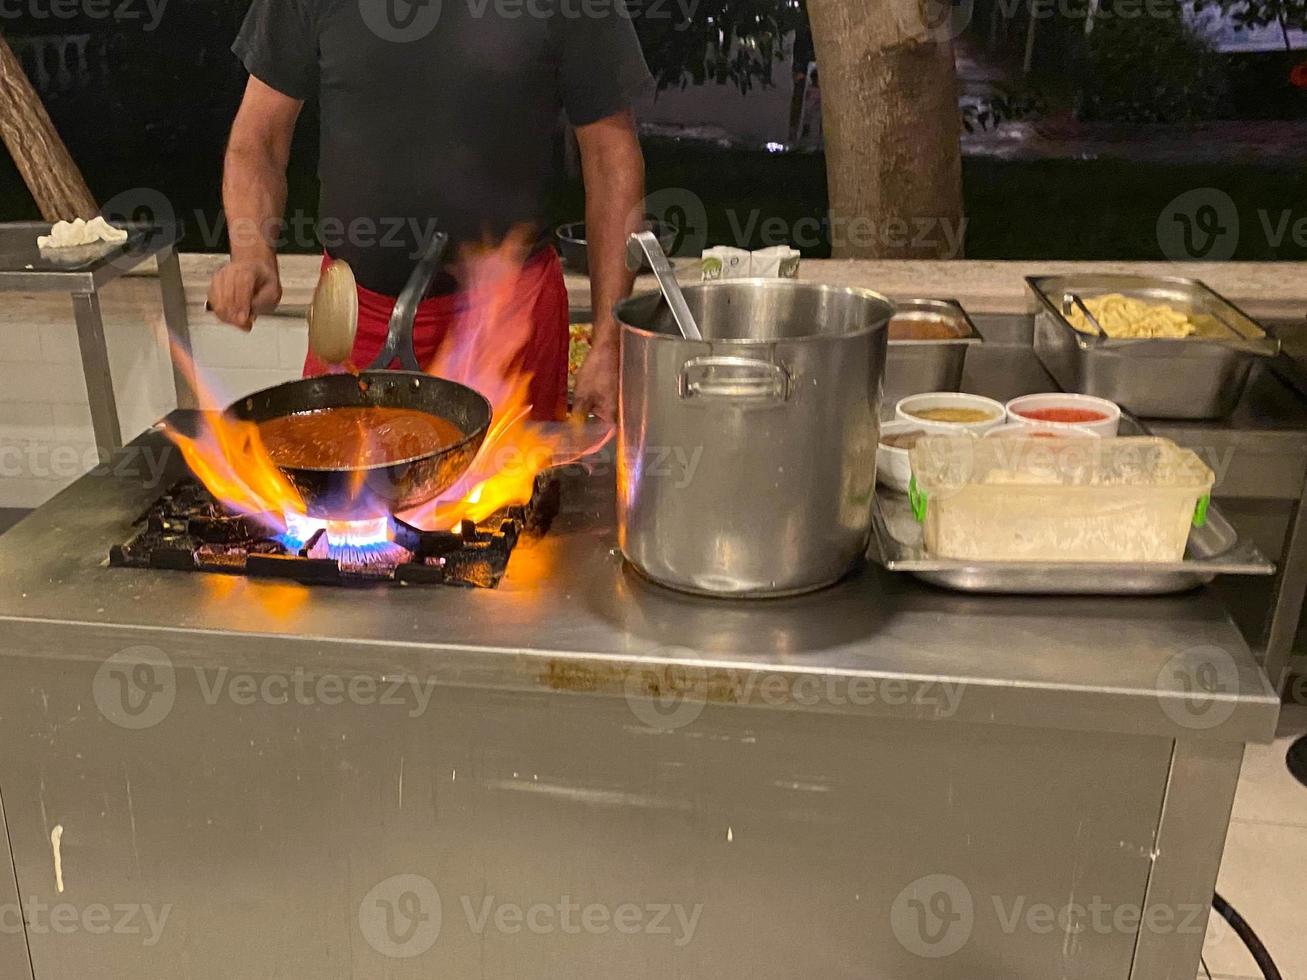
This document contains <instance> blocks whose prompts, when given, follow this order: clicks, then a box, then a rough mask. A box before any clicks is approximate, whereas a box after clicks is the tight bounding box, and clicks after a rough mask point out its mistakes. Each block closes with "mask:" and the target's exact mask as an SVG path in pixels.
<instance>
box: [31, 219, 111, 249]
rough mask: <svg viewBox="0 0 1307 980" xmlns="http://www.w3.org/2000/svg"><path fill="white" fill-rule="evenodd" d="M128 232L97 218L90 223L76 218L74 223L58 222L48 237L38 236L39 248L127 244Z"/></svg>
mask: <svg viewBox="0 0 1307 980" xmlns="http://www.w3.org/2000/svg"><path fill="white" fill-rule="evenodd" d="M125 241H127V232H126V231H124V230H123V229H122V228H115V227H114V226H113V225H111V224H109V222H107V221H105V220H104V218H101V217H95V218H92V219H91V220H90V221H83V220H82V219H81V218H76V219H74V220H72V221H57V222H55V225H54V227H53V228H51V229H50V234H48V235H38V236H37V239H36V247H37V248H73V247H75V246H77V245H93V244H95V243H96V242H115V243H117V242H125Z"/></svg>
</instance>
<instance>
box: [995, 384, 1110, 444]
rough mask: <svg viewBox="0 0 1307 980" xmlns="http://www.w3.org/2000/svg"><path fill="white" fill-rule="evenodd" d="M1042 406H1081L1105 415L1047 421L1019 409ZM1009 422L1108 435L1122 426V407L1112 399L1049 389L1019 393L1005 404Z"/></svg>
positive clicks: (1026, 409) (1108, 436)
mask: <svg viewBox="0 0 1307 980" xmlns="http://www.w3.org/2000/svg"><path fill="white" fill-rule="evenodd" d="M1041 408H1080V409H1085V410H1087V411H1091V412H1097V413H1099V414H1100V415H1102V416H1104V418H1102V419H1098V420H1096V421H1092V422H1049V421H1047V420H1045V419H1032V418H1028V417H1026V416H1025V415H1022V414H1021V413H1022V411H1031V410H1036V409H1041ZM1007 417H1008V421H1009V422H1015V423H1017V424H1018V425H1033V426H1038V427H1039V428H1041V429H1085V430H1087V431H1089V432H1093V433H1095V434H1096V435H1100V436H1104V437H1105V438H1109V439H1110V438H1111V437H1112V436H1115V435H1116V434H1117V431H1118V430H1119V429H1120V428H1121V409H1120V407H1119V406H1118V405H1117V404H1116V403H1115V402H1110V401H1108V400H1107V399H1106V398H1095V397H1094V396H1093V395H1070V394H1065V393H1063V392H1049V393H1048V394H1043V395H1022V396H1021V397H1020V398H1013V399H1012V400H1011V401H1010V402H1008V403H1007Z"/></svg>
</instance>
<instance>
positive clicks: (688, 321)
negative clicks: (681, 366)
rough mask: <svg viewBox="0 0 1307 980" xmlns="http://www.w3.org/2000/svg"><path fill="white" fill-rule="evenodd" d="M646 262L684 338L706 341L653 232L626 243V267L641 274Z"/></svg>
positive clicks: (642, 232) (644, 232) (642, 233)
mask: <svg viewBox="0 0 1307 980" xmlns="http://www.w3.org/2000/svg"><path fill="white" fill-rule="evenodd" d="M645 259H648V260H649V267H650V268H651V269H653V274H654V275H655V276H656V277H657V278H658V285H659V287H660V288H661V289H662V291H663V297H664V298H665V299H666V300H667V305H668V306H669V307H671V310H672V318H673V319H674V320H675V321H676V326H677V327H678V328H680V331H681V336H682V337H684V338H685V339H686V340H703V334H702V333H700V332H699V324H698V323H696V322H695V320H694V314H693V313H691V312H690V306H689V304H688V303H686V302H685V294H684V293H682V292H681V284H680V283H679V282H677V281H676V273H675V272H674V271H673V270H672V264H671V262H669V261H668V260H667V253H666V252H664V251H663V247H662V245H661V244H659V242H658V238H657V236H655V235H654V233H653V232H651V231H637V232H636V233H635V234H633V235H632V236H631V237H630V238H628V239H627V240H626V267H627V268H628V269H630V270H631V271H632V272H638V271H639V269H640V267H641V266H642V265H643V264H644V260H645Z"/></svg>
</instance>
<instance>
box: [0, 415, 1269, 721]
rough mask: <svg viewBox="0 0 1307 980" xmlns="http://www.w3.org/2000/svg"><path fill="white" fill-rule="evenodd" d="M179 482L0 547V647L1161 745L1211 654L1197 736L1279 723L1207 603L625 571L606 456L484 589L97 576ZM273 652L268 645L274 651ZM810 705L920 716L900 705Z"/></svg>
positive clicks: (103, 501) (105, 488) (104, 503)
mask: <svg viewBox="0 0 1307 980" xmlns="http://www.w3.org/2000/svg"><path fill="white" fill-rule="evenodd" d="M184 416H185V413H178V414H177V415H175V416H174V417H173V422H174V424H176V425H178V426H179V427H183V428H184V427H186V426H187V425H191V424H193V423H191V422H188V421H187V420H186V418H185V417H184ZM160 464H162V469H160V468H159V467H160ZM183 472H184V464H183V463H182V460H181V458H180V454H178V453H172V452H169V451H168V447H167V444H166V442H165V440H164V439H163V437H162V436H161V435H160V434H159V433H157V432H151V433H147V434H145V435H143V436H141V437H140V438H139V439H138V440H136V442H135V443H134V444H133V445H132V446H131V447H129V448H128V449H125V450H123V451H122V452H120V453H119V454H118V455H117V456H116V457H115V458H114V459H113V460H112V461H111V462H110V463H109V464H107V465H106V467H105V468H104V470H103V471H102V472H100V473H98V474H93V475H88V476H87V477H84V478H83V479H81V480H79V481H78V482H76V483H74V484H73V485H72V486H71V487H70V488H69V489H67V490H65V491H64V492H63V493H61V494H60V495H59V496H57V497H55V498H54V500H53V501H51V502H50V503H49V504H47V505H46V506H45V507H43V508H41V509H40V510H38V511H37V512H36V513H34V514H33V515H32V516H31V517H29V518H28V519H27V520H26V521H24V522H22V523H21V524H19V525H18V526H16V527H15V528H13V529H12V530H10V531H9V532H8V533H6V534H5V535H3V536H0V630H2V631H3V632H5V633H6V634H7V635H8V636H10V637H14V636H17V635H24V636H27V637H28V638H27V640H26V641H24V642H28V643H33V644H36V645H37V648H38V649H41V650H42V651H43V653H44V655H48V656H52V657H59V656H70V657H72V656H76V647H75V646H73V647H68V646H64V647H63V648H60V646H59V645H55V646H51V644H50V643H49V642H41V641H40V640H39V634H40V633H41V631H42V630H44V629H46V628H48V627H50V626H53V625H54V624H67V625H73V624H80V625H81V626H82V627H83V628H85V629H86V630H88V631H90V634H91V635H95V636H98V635H100V634H101V633H103V634H106V635H114V634H117V633H121V632H122V631H123V630H124V629H127V628H134V629H137V630H140V631H142V632H143V633H144V634H148V635H150V636H153V637H155V638H156V641H155V642H164V643H167V644H170V645H171V644H175V643H177V642H179V640H180V639H182V638H185V637H188V636H198V637H206V638H207V637H212V643H213V646H212V648H210V649H209V650H208V652H207V653H205V654H204V656H205V657H207V658H208V660H207V663H209V664H210V665H215V664H218V665H220V664H222V663H232V662H233V658H238V657H243V656H248V657H250V658H251V661H252V662H253V663H260V662H262V663H265V664H266V662H267V660H268V658H269V657H270V656H272V652H273V651H275V650H279V649H287V650H291V651H301V649H307V650H309V651H312V653H311V656H313V657H314V658H315V660H320V661H321V662H322V663H323V664H324V665H325V664H327V663H335V664H337V665H338V668H339V669H345V668H346V667H348V668H350V669H355V670H386V669H391V668H400V667H403V668H404V669H407V670H410V671H413V672H421V673H423V674H425V673H426V672H428V671H434V672H435V673H436V675H437V676H438V678H439V680H440V682H441V683H442V684H443V683H449V684H475V685H478V686H483V687H492V688H498V689H508V690H523V691H536V692H539V691H542V690H543V691H557V690H563V691H573V690H585V691H590V692H595V693H607V694H612V695H614V696H617V697H622V696H623V695H624V693H625V690H626V686H625V685H626V684H627V683H628V682H630V681H631V679H632V677H634V678H636V679H637V681H638V680H639V679H640V678H643V677H645V676H646V675H647V674H648V673H649V672H651V671H652V672H655V673H656V674H657V675H658V676H670V677H677V676H681V677H685V676H689V677H692V678H693V677H700V678H703V680H704V682H705V684H706V685H707V690H708V697H709V699H710V700H714V701H716V700H723V701H727V702H729V703H736V702H738V701H739V700H740V699H741V698H745V697H746V695H745V694H742V693H740V692H739V691H738V690H737V688H736V687H735V686H734V680H735V679H738V678H739V677H740V676H750V675H752V674H753V673H754V672H762V673H767V674H771V673H777V674H779V675H782V676H784V677H787V678H795V679H797V678H800V677H804V678H809V677H811V678H817V679H819V680H820V681H821V683H823V684H824V683H827V680H826V679H831V682H833V683H836V684H841V683H847V682H849V681H850V680H851V679H853V678H868V677H875V678H896V679H898V680H900V681H902V682H903V683H905V684H906V685H907V686H908V690H909V691H910V692H916V691H917V690H919V689H922V688H926V689H929V688H931V687H937V686H938V685H939V684H941V683H943V682H945V681H948V682H950V683H953V682H956V683H961V684H964V685H965V689H966V692H967V695H966V697H965V698H963V699H962V703H961V705H960V706H959V708H958V711H957V713H956V715H955V718H956V720H958V721H970V722H974V723H977V724H988V723H993V724H1012V725H1018V726H1026V725H1029V726H1047V727H1050V728H1060V729H1066V728H1071V729H1078V730H1104V731H1117V732H1129V733H1141V732H1152V733H1158V734H1166V735H1169V736H1172V737H1174V736H1175V735H1176V733H1177V727H1176V725H1175V724H1174V722H1173V721H1172V720H1171V719H1170V717H1169V716H1168V715H1167V714H1166V713H1165V712H1164V711H1163V710H1160V705H1161V704H1163V703H1166V702H1168V701H1169V700H1172V699H1183V698H1184V697H1186V695H1187V691H1188V689H1187V687H1186V685H1185V683H1184V682H1183V679H1181V678H1177V677H1175V676H1173V674H1172V673H1171V672H1170V666H1173V663H1172V661H1173V658H1174V657H1176V656H1177V655H1184V653H1185V651H1190V650H1195V649H1208V648H1212V647H1216V648H1219V649H1221V650H1224V651H1226V652H1227V655H1228V656H1229V657H1230V659H1231V662H1232V663H1233V664H1234V665H1235V675H1236V678H1237V684H1235V685H1234V686H1232V687H1231V688H1230V689H1229V690H1230V696H1231V698H1232V699H1233V704H1234V706H1235V708H1236V710H1235V711H1234V712H1233V713H1232V715H1231V717H1230V718H1229V719H1228V720H1227V721H1226V722H1225V723H1224V724H1222V725H1220V726H1217V727H1216V728H1214V729H1212V730H1211V731H1209V732H1206V733H1205V734H1206V735H1208V736H1209V737H1214V738H1227V739H1230V740H1238V741H1244V740H1257V741H1269V739H1270V738H1271V736H1272V733H1273V732H1274V727H1275V719H1276V717H1277V716H1278V711H1279V705H1278V699H1277V698H1276V697H1275V695H1274V692H1272V691H1271V690H1270V688H1269V686H1268V685H1267V683H1266V680H1265V678H1264V677H1263V676H1262V675H1261V672H1260V670H1259V668H1258V667H1257V664H1256V662H1255V661H1254V660H1253V657H1252V654H1251V653H1250V651H1249V650H1248V647H1247V644H1246V643H1245V642H1244V640H1243V639H1242V637H1241V636H1240V635H1239V632H1238V630H1237V629H1236V628H1235V627H1234V626H1233V624H1232V623H1231V621H1230V618H1229V616H1228V614H1227V613H1226V612H1225V611H1224V609H1223V608H1222V607H1221V605H1220V603H1219V602H1217V601H1215V600H1214V599H1213V597H1212V595H1211V594H1210V593H1206V592H1204V593H1197V594H1194V595H1189V596H1183V597H1177V598H1154V599H1098V598H1070V599H1058V600H1048V599H1039V598H1027V597H990V596H985V597H981V596H965V595H955V594H949V593H944V592H940V591H938V590H935V589H933V588H931V587H929V586H925V585H920V584H917V583H914V582H912V581H910V580H907V581H905V580H904V577H903V576H897V575H894V574H892V573H890V572H886V571H884V570H882V569H879V568H876V567H869V568H864V569H862V570H860V571H858V572H857V573H856V574H854V575H852V576H850V577H848V578H847V579H845V580H844V581H842V582H840V583H839V584H837V585H836V586H834V587H832V588H830V589H827V590H825V591H823V592H819V593H815V594H813V595H809V596H803V597H799V598H792V599H779V600H773V601H769V602H766V603H749V604H739V603H733V602H730V601H726V600H718V599H707V598H699V597H694V596H688V595H682V594H679V593H675V592H671V591H669V590H665V589H661V588H659V587H657V586H655V585H652V584H649V583H647V582H646V581H644V580H643V579H641V578H640V577H639V576H637V575H635V574H634V573H632V572H630V571H629V570H627V569H625V568H624V567H623V563H622V560H621V557H620V555H619V554H618V553H617V550H616V534H615V531H614V523H613V485H612V480H613V469H612V462H611V459H600V460H598V461H595V462H594V463H593V465H592V467H591V469H590V471H589V472H588V473H586V474H582V473H580V472H572V473H569V474H568V475H567V477H566V479H565V482H564V485H563V502H564V511H563V513H562V514H561V515H560V516H559V518H558V519H557V520H556V521H555V524H554V528H553V530H552V531H551V532H550V534H549V535H548V536H547V537H545V538H544V539H542V540H540V541H539V542H538V543H535V544H533V545H531V546H529V547H522V548H519V550H518V551H517V552H515V553H514V555H513V560H512V562H511V563H510V565H509V569H508V574H507V576H506V577H505V579H504V582H503V584H502V585H501V586H500V588H499V589H497V590H494V591H470V592H469V591H463V590H457V589H434V590H433V589H418V588H399V589H385V588H383V589H375V590H369V591H366V592H363V593H360V592H358V591H356V590H352V589H311V588H306V587H303V586H298V585H294V584H287V583H278V582H271V581H258V580H247V579H242V578H236V577H231V576H222V575H207V574H195V573H185V572H155V571H144V570H140V571H138V570H133V569H110V568H106V567H105V556H106V555H107V554H108V551H109V547H110V546H111V545H112V544H114V543H119V542H121V541H123V540H125V538H126V537H127V536H128V535H129V534H130V532H131V522H132V521H133V520H134V519H135V518H136V517H137V516H138V515H139V514H140V513H141V512H142V511H143V510H144V509H145V508H146V507H147V506H148V505H149V504H150V503H151V502H152V501H153V500H155V499H156V498H157V497H158V496H159V494H160V493H162V491H163V490H164V489H166V487H167V486H169V485H170V484H171V482H172V481H173V480H174V479H176V478H177V477H178V476H180V475H181V474H182V473H183ZM528 544H530V543H529V542H528ZM29 630H31V631H35V632H34V633H31V634H29V633H28V632H27V631H29ZM269 638H275V640H276V643H275V644H272V645H271V646H269V645H268V644H266V643H265V642H264V641H265V640H267V639H269ZM245 651H250V652H248V653H247V652H245ZM309 655H310V654H309V653H304V652H295V653H294V654H293V656H295V657H302V656H309ZM709 681H711V682H712V683H711V684H709V683H708V682H709ZM719 681H720V682H721V684H720V685H718V683H717V682H719ZM805 683H806V681H805ZM752 697H753V698H755V699H756V698H757V697H758V695H757V692H756V691H755V692H754V693H753V695H752ZM746 700H747V698H746ZM790 707H791V708H793V709H795V710H799V709H802V710H809V707H808V706H804V705H801V704H792V705H790ZM816 708H817V710H827V711H831V712H837V713H855V714H872V715H877V716H881V717H891V718H917V717H923V716H925V717H930V716H931V712H930V711H929V709H926V708H922V707H920V706H917V705H914V704H913V703H911V701H910V700H909V701H907V702H895V703H886V702H884V701H875V702H873V703H869V704H848V703H844V704H827V703H822V704H819V705H817V706H816Z"/></svg>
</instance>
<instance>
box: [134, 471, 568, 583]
mask: <svg viewBox="0 0 1307 980" xmlns="http://www.w3.org/2000/svg"><path fill="white" fill-rule="evenodd" d="M558 504H559V491H558V481H557V479H555V478H553V477H552V476H550V475H548V474H542V475H541V476H539V477H537V478H536V482H535V487H534V490H533V492H532V495H531V500H530V501H529V502H528V503H526V504H524V505H519V506H513V507H507V508H504V509H503V510H501V511H499V512H497V513H495V514H493V515H491V516H490V517H489V518H487V519H486V520H484V521H481V522H480V523H473V522H472V521H468V520H465V521H463V522H461V523H460V524H459V526H458V527H457V528H455V529H454V530H450V531H424V530H422V529H420V528H416V527H413V526H412V525H411V524H406V523H405V522H404V521H402V520H400V519H399V518H397V517H390V516H388V515H387V516H382V517H377V518H372V519H369V520H364V521H334V520H333V521H324V520H318V519H314V518H306V517H302V516H299V515H293V516H288V517H286V518H282V519H272V520H270V521H260V520H259V519H258V518H257V517H250V516H244V515H237V514H231V513H230V512H228V511H227V510H225V509H224V508H223V506H222V504H220V503H218V502H217V501H216V500H215V499H214V497H213V496H212V495H211V494H210V493H209V492H208V491H207V490H205V489H204V487H202V486H201V485H200V484H198V483H196V482H194V481H192V480H184V481H182V482H181V483H178V484H177V485H175V486H174V487H173V488H172V489H171V490H169V491H168V492H167V493H166V494H164V495H163V497H161V498H160V499H159V500H158V501H156V502H155V503H154V504H153V505H152V506H151V507H150V508H149V510H147V511H146V512H145V513H144V514H142V515H141V516H140V518H138V519H137V521H136V522H135V523H136V526H137V528H138V530H137V532H136V534H135V535H133V537H132V538H131V540H130V541H128V542H127V543H126V544H121V545H114V546H113V548H111V549H110V551H109V564H110V565H112V566H117V567H126V568H158V569H172V570H181V571H203V572H224V573H227V574H232V575H249V576H252V577H259V578H280V579H290V580H292V581H296V582H302V583H304V584H306V585H351V584H366V583H381V582H390V583H394V582H399V583H402V584H414V585H463V586H474V587H478V588H491V589H493V588H494V587H495V586H497V585H498V584H499V580H500V579H501V578H502V577H503V575H504V572H505V570H506V569H507V568H508V559H509V556H510V555H511V554H512V552H513V548H514V547H515V546H516V544H517V542H518V538H519V537H521V536H523V535H533V536H538V535H541V534H543V533H545V531H547V530H548V528H549V524H550V522H551V521H552V520H553V518H554V515H555V514H557V513H558ZM283 524H284V526H285V527H286V528H287V530H286V531H285V532H284V533H282V534H280V535H275V534H272V533H270V532H269V531H268V526H269V525H283Z"/></svg>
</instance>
